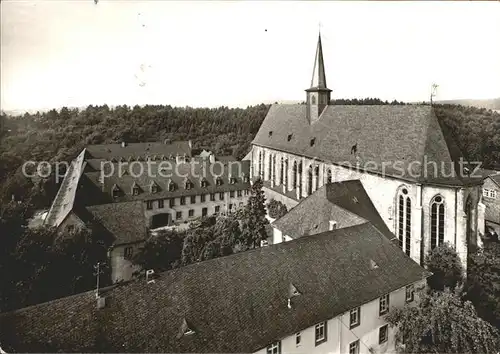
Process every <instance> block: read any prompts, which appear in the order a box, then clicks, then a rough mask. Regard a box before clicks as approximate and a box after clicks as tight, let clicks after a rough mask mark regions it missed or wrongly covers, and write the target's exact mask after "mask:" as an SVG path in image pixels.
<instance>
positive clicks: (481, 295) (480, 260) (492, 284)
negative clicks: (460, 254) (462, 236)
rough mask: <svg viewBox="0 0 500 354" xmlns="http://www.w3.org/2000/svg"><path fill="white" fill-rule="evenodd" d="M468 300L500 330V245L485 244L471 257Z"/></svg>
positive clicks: (495, 243) (468, 269)
mask: <svg viewBox="0 0 500 354" xmlns="http://www.w3.org/2000/svg"><path fill="white" fill-rule="evenodd" d="M467 271H468V275H467V285H468V291H467V298H468V299H469V300H470V301H472V303H473V304H474V305H475V307H476V309H477V312H478V313H479V315H480V316H481V317H482V318H484V319H485V320H487V321H489V322H490V323H491V324H493V325H494V326H496V327H497V328H500V243H499V242H485V244H484V248H480V249H479V250H478V251H477V252H476V253H475V254H472V255H471V256H470V257H469V262H468V267H467Z"/></svg>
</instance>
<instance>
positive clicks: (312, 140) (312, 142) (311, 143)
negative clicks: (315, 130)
mask: <svg viewBox="0 0 500 354" xmlns="http://www.w3.org/2000/svg"><path fill="white" fill-rule="evenodd" d="M315 143H316V138H312V139H311V142H310V143H309V145H311V146H314V144H315Z"/></svg>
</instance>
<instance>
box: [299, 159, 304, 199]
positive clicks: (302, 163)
mask: <svg viewBox="0 0 500 354" xmlns="http://www.w3.org/2000/svg"><path fill="white" fill-rule="evenodd" d="M303 169H304V161H301V162H300V163H299V195H300V196H301V197H302V181H303V176H302V172H303Z"/></svg>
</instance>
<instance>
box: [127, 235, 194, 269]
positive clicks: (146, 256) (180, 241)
mask: <svg viewBox="0 0 500 354" xmlns="http://www.w3.org/2000/svg"><path fill="white" fill-rule="evenodd" d="M184 237H185V232H176V231H172V230H161V231H159V232H158V234H156V235H152V236H150V237H149V238H148V239H147V240H146V242H145V243H144V245H143V246H142V247H141V249H140V250H139V252H137V253H136V254H135V255H134V257H133V259H132V261H133V263H134V264H137V265H140V266H141V267H142V269H155V270H156V271H166V270H169V269H173V268H176V267H178V266H179V265H180V262H181V252H182V247H183V245H184Z"/></svg>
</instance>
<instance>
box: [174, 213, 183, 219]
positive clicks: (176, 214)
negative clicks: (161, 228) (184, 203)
mask: <svg viewBox="0 0 500 354" xmlns="http://www.w3.org/2000/svg"><path fill="white" fill-rule="evenodd" d="M175 219H176V220H179V219H182V211H178V212H176V213H175Z"/></svg>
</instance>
